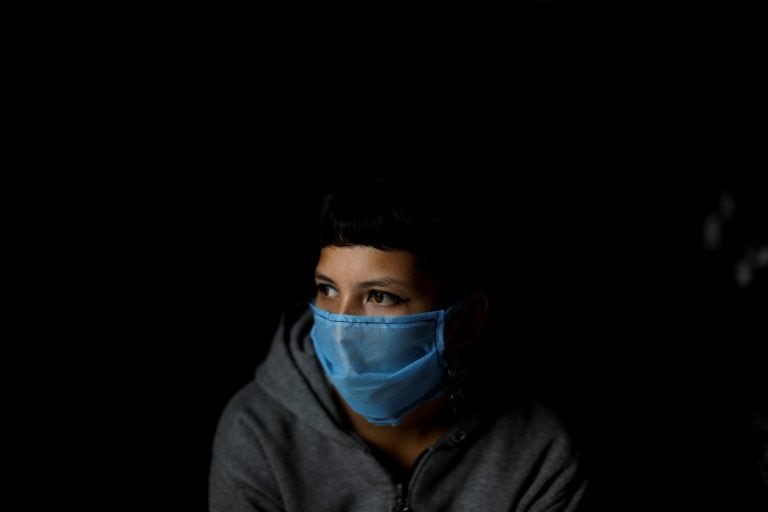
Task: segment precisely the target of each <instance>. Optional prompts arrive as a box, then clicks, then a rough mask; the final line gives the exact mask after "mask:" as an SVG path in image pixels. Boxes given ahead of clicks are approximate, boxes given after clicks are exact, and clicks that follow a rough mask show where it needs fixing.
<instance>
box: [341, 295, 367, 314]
mask: <svg viewBox="0 0 768 512" xmlns="http://www.w3.org/2000/svg"><path fill="white" fill-rule="evenodd" d="M337 305H338V311H334V313H336V314H339V315H353V316H362V315H365V311H364V310H363V307H362V304H361V303H360V301H359V300H356V299H355V297H353V296H349V295H348V296H346V297H342V298H341V300H339V301H338V302H337Z"/></svg>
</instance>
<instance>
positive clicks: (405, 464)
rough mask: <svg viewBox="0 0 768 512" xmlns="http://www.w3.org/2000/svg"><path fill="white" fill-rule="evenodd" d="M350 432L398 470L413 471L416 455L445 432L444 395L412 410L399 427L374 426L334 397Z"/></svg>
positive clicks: (447, 421) (447, 409)
mask: <svg viewBox="0 0 768 512" xmlns="http://www.w3.org/2000/svg"><path fill="white" fill-rule="evenodd" d="M336 397H337V399H338V400H339V403H340V404H341V406H342V408H343V409H344V411H345V412H346V414H347V417H348V418H349V422H350V425H351V426H352V429H353V430H354V431H355V432H356V433H357V434H358V435H359V436H360V437H361V438H362V439H363V440H364V441H365V442H366V443H367V444H368V445H369V446H370V447H372V448H374V449H375V451H376V452H377V453H378V454H379V455H382V456H383V457H384V458H386V459H388V460H387V462H390V463H395V464H397V466H399V468H400V469H402V470H405V471H410V470H411V469H413V465H414V464H415V461H416V459H417V458H418V456H419V455H420V454H421V453H422V452H423V451H424V450H426V449H427V448H429V447H430V446H431V445H432V444H434V443H435V441H437V439H438V438H439V437H440V436H441V435H443V434H444V433H445V432H447V431H448V427H449V425H450V420H451V417H450V414H449V409H450V408H449V406H448V397H447V395H446V394H445V393H443V394H442V395H440V396H439V397H437V398H435V399H434V400H430V401H428V402H426V403H424V404H422V405H420V406H419V407H417V408H416V409H414V410H413V411H411V412H410V413H409V414H408V415H407V416H406V417H405V418H404V419H403V421H402V422H401V423H399V424H398V425H392V426H390V425H381V426H379V425H373V424H372V423H370V422H368V420H366V419H365V418H364V417H363V416H361V415H360V414H358V413H357V412H355V411H354V410H352V408H351V407H349V405H347V403H346V402H345V401H344V399H343V398H341V396H339V395H338V394H337V395H336Z"/></svg>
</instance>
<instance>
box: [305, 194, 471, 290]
mask: <svg viewBox="0 0 768 512" xmlns="http://www.w3.org/2000/svg"><path fill="white" fill-rule="evenodd" d="M446 201H447V200H446V198H445V197H441V196H439V195H438V194H436V193H430V192H429V191H428V190H426V189H425V188H424V187H422V186H420V185H419V184H417V183H414V182H413V181H412V180H411V181H409V182H404V181H395V180H389V179H374V180H355V181H354V182H347V183H346V184H344V185H342V186H341V187H339V188H338V189H337V190H336V191H335V192H333V193H331V194H329V195H327V196H326V197H325V199H324V200H323V204H322V206H321V208H320V216H319V219H318V220H319V223H318V229H317V234H318V239H317V241H318V245H319V247H320V248H323V247H327V246H339V247H348V246H353V245H363V246H370V247H375V248H377V249H382V250H405V251H408V252H410V253H412V254H413V255H414V256H415V257H416V264H417V266H418V267H419V269H420V270H421V271H423V272H425V273H426V274H427V275H429V276H430V277H432V278H433V279H434V280H435V282H436V283H437V285H438V287H439V290H440V293H441V297H442V299H443V301H444V302H449V301H453V300H456V299H460V298H461V296H462V295H463V294H466V293H468V292H469V291H470V289H471V288H472V287H473V284H477V283H473V279H472V270H473V269H472V263H471V261H470V260H469V259H467V258H466V254H467V253H468V252H471V251H469V250H468V244H470V242H469V240H467V239H466V237H465V236H463V234H464V233H465V232H466V230H465V229H463V228H462V227H461V226H460V224H461V222H459V221H458V219H457V218H456V217H455V216H452V215H448V214H447V213H448V212H447V210H448V208H446V206H447V205H446Z"/></svg>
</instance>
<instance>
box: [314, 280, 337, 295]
mask: <svg viewBox="0 0 768 512" xmlns="http://www.w3.org/2000/svg"><path fill="white" fill-rule="evenodd" d="M317 294H318V295H321V296H323V297H336V296H337V295H338V294H339V292H337V291H336V289H335V288H334V287H333V286H331V285H329V284H324V283H318V284H317Z"/></svg>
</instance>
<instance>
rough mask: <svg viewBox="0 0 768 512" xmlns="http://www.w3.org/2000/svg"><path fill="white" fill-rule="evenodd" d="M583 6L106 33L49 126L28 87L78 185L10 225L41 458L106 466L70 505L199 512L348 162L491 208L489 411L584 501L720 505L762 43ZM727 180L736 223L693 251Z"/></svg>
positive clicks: (754, 327) (761, 221) (304, 280)
mask: <svg viewBox="0 0 768 512" xmlns="http://www.w3.org/2000/svg"><path fill="white" fill-rule="evenodd" d="M576 11H578V9H576V8H569V9H560V8H558V7H557V6H554V5H551V6H548V7H546V8H543V9H541V10H540V11H539V13H538V17H537V18H535V19H533V20H529V19H520V18H514V19H510V20H509V21H510V24H509V25H507V24H506V21H507V18H498V17H497V18H494V20H495V22H496V23H498V24H503V25H504V27H502V28H501V29H500V28H499V27H498V25H496V23H493V24H492V25H494V26H489V27H486V25H485V24H484V23H482V22H478V19H477V18H473V17H470V19H468V20H467V23H470V24H472V28H474V29H475V30H477V32H479V33H480V34H479V36H478V37H477V38H476V39H475V38H471V37H470V36H469V34H468V32H467V31H465V30H464V27H463V26H461V27H458V28H456V27H455V26H453V25H448V26H444V25H440V26H439V27H435V28H437V29H440V28H442V30H444V31H445V34H442V35H441V36H440V37H437V38H435V39H431V38H429V37H425V39H426V40H424V41H418V43H419V44H415V42H414V44H413V45H410V44H403V39H402V38H401V37H399V36H401V35H402V32H410V31H412V30H413V28H414V27H413V26H409V27H408V28H407V30H405V29H404V30H403V31H402V32H398V33H397V34H394V35H393V34H392V33H391V32H386V31H385V32H382V33H381V34H380V35H381V36H382V37H381V38H380V39H379V40H377V41H373V42H372V43H371V44H370V45H369V46H367V47H366V48H364V49H363V48H360V47H358V46H357V45H356V44H355V41H357V40H358V39H356V37H358V38H359V35H360V32H366V31H367V25H365V24H357V25H355V26H354V27H352V28H351V30H353V31H355V32H356V34H355V36H356V37H350V36H349V34H345V33H344V34H342V33H340V32H338V31H334V30H331V29H329V30H328V31H327V33H326V34H325V35H324V36H323V38H320V39H317V38H315V39H311V38H310V40H305V39H301V38H298V37H293V34H294V33H293V32H291V31H285V32H280V33H279V34H277V35H274V34H266V33H265V32H264V31H262V30H261V27H259V28H254V27H250V26H249V27H244V26H242V25H241V24H238V23H234V22H231V21H230V19H229V17H228V16H226V15H223V16H214V17H212V18H210V19H209V18H207V14H208V13H205V12H201V13H196V14H194V13H193V14H192V15H191V17H190V18H185V17H184V16H176V14H177V13H174V15H173V16H168V17H167V18H165V19H161V20H159V21H157V26H156V27H153V28H151V29H150V30H149V31H151V32H152V33H153V34H154V35H153V36H152V38H151V43H152V44H148V45H146V47H141V48H137V45H138V42H137V41H139V40H141V39H142V37H144V34H145V33H144V32H141V33H137V32H136V31H133V30H132V31H128V34H130V35H131V37H126V38H120V44H118V45H115V46H114V47H110V49H109V51H107V52H106V53H105V55H103V56H102V57H103V58H99V59H97V60H98V62H99V63H104V65H103V67H102V66H101V65H100V66H99V67H98V70H99V72H98V80H97V81H94V82H89V86H88V88H87V90H86V91H85V93H83V91H82V90H81V87H79V86H77V87H76V89H77V91H75V92H76V93H77V94H71V95H70V94H62V95H61V98H59V99H56V100H54V101H53V102H52V103H51V105H52V106H51V107H50V109H49V108H48V107H46V106H45V105H47V103H46V101H50V100H47V99H46V97H45V96H44V95H41V98H40V101H41V103H42V104H43V105H44V106H43V110H50V112H51V113H53V114H54V118H55V119H56V120H57V121H55V122H54V123H53V124H50V125H45V128H46V129H48V130H51V131H52V132H53V133H54V134H59V133H62V132H66V133H67V134H68V137H67V138H66V141H64V142H60V143H58V144H53V145H51V146H48V145H46V146H45V148H44V151H43V150H39V149H38V148H34V149H35V151H30V154H33V155H37V154H39V153H40V152H41V151H42V152H44V153H45V154H46V155H50V156H51V157H53V158H54V159H55V160H56V162H65V163H66V164H67V168H72V169H87V170H96V172H90V173H88V175H87V176H86V175H82V176H80V174H79V173H61V174H60V175H58V177H45V178H43V177H41V176H37V175H34V176H32V179H31V180H32V183H31V185H30V187H29V188H28V190H29V192H28V194H29V196H30V197H31V198H32V199H33V200H34V201H39V202H40V203H36V202H34V201H29V202H27V203H26V206H25V208H26V209H21V210H19V212H20V213H19V216H20V217H25V216H26V217H30V218H35V219H38V220H37V221H36V225H38V226H41V228H37V229H34V230H30V231H29V232H27V233H26V234H25V237H28V238H29V239H30V241H31V242H33V243H41V244H42V246H41V247H42V250H40V251H37V250H36V249H27V250H28V251H29V253H28V255H29V258H28V259H29V263H30V264H31V265H32V266H33V268H34V272H31V273H30V275H34V276H35V280H34V281H33V280H31V279H30V286H28V287H27V289H26V290H25V295H24V297H27V295H28V296H29V297H32V298H34V300H40V297H41V296H42V297H43V298H42V300H43V302H44V303H45V304H44V305H45V306H46V308H50V310H51V314H50V315H46V317H45V319H44V322H42V323H43V324H45V325H44V327H45V329H50V332H52V333H53V334H52V335H51V336H50V339H52V340H54V341H56V343H55V347H54V348H53V349H52V350H51V351H50V352H46V354H47V357H46V361H50V363H48V362H46V369H47V367H48V365H49V364H50V366H51V367H52V368H53V370H54V371H53V372H51V375H53V376H54V379H55V382H56V383H57V386H61V387H54V390H53V395H54V397H55V398H53V399H48V395H46V400H45V402H44V403H45V407H44V409H45V408H48V407H50V408H51V410H52V411H53V412H55V414H56V417H55V420H56V422H57V425H59V426H60V427H62V429H61V430H57V431H56V432H57V433H56V434H55V435H54V442H55V443H56V444H61V445H64V446H66V447H67V448H71V451H69V452H68V453H67V455H66V457H63V458H62V459H63V461H64V465H65V466H66V467H70V466H71V465H73V464H75V463H76V462H77V461H78V459H80V458H81V457H82V456H83V451H84V446H86V445H87V446H90V447H92V448H93V450H94V451H95V452H96V455H97V456H96V457H95V458H94V460H93V461H92V462H90V463H89V464H88V465H87V466H86V467H85V468H84V469H80V470H78V471H77V472H75V477H76V479H77V480H78V484H77V485H71V486H70V489H69V490H70V492H72V491H74V492H75V493H78V494H79V493H80V492H81V490H84V491H83V494H84V495H86V496H88V497H92V496H95V495H96V494H97V493H99V494H101V493H103V494H104V495H106V496H108V497H109V499H110V503H112V504H114V503H115V502H121V503H122V502H126V503H128V502H131V501H133V500H136V502H137V504H136V506H133V507H132V509H134V510H135V509H137V507H138V509H144V508H149V507H148V506H147V502H148V501H149V502H151V503H153V506H154V507H156V508H158V509H160V510H175V509H186V508H184V506H182V505H180V504H181V503H186V502H189V503H190V507H189V510H192V509H196V508H197V507H199V509H204V508H205V505H204V504H205V500H206V479H207V470H208V462H209V456H210V448H211V442H212V436H213V432H214V429H215V424H216V421H217V418H218V416H219V414H220V412H221V410H222V408H223V407H224V405H225V404H226V401H227V400H228V399H229V397H230V396H231V395H232V394H233V393H234V392H235V391H236V390H237V389H238V388H239V387H240V386H242V385H243V384H245V383H246V382H248V381H249V380H250V379H251V378H252V375H253V371H254V369H255V367H256V365H257V364H258V362H259V361H260V360H261V359H262V357H263V356H264V353H265V351H266V349H267V346H268V342H269V340H270V339H271V336H272V332H273V330H274V328H275V326H276V325H277V321H278V318H279V314H280V312H281V311H282V310H283V309H284V308H285V307H286V306H288V305H290V304H293V303H295V302H299V301H303V300H306V298H308V295H309V294H310V293H311V290H312V286H311V272H312V266H313V263H314V257H315V255H314V254H313V251H312V248H311V247H312V245H311V232H310V221H311V218H312V214H313V212H314V210H315V207H316V201H317V199H318V198H319V196H320V195H321V193H322V192H323V190H325V189H329V188H331V187H332V183H333V182H334V181H335V180H338V179H340V176H342V175H343V174H349V173H364V174H369V173H370V174H387V173H400V174H403V173H405V174H411V175H413V176H418V177H419V178H420V180H421V181H426V182H432V183H433V184H434V187H435V189H436V190H443V189H445V190H451V189H452V190H454V191H455V190H457V189H458V190H462V191H464V192H465V195H466V201H459V202H457V203H456V205H455V207H456V208H457V209H460V210H466V211H467V212H468V213H469V212H472V211H475V210H480V211H481V212H482V215H481V218H484V219H486V220H487V224H486V225H484V226H483V232H485V233H487V234H489V235H491V236H490V237H489V238H488V239H486V242H487V247H485V248H484V249H483V250H484V251H486V252H487V264H488V267H489V269H491V270H492V271H493V272H495V274H496V275H497V279H496V280H495V281H494V282H493V289H492V293H493V299H494V302H493V303H492V308H493V309H492V312H493V313H494V321H493V323H492V324H491V325H490V326H489V327H490V328H491V329H492V330H493V332H494V333H495V334H496V335H497V339H498V340H499V341H500V343H501V345H500V346H499V350H500V353H502V354H503V355H504V356H505V357H500V358H499V360H500V361H503V362H504V363H507V364H508V365H509V374H510V376H512V377H511V380H510V386H509V388H510V389H500V390H499V394H500V395H504V394H505V393H511V394H513V393H517V392H519V391H520V390H518V389H516V387H515V386H522V387H523V388H524V391H525V392H530V393H532V394H534V395H537V396H539V397H540V398H542V399H545V400H547V401H549V402H550V403H552V404H553V405H554V406H556V407H557V408H558V410H559V411H560V412H561V413H562V414H563V416H564V417H565V419H566V420H567V421H568V423H569V424H570V425H571V426H572V428H573V430H574V432H575V433H576V435H577V438H578V439H579V441H580V442H581V443H582V444H583V446H584V449H585V453H586V454H587V456H588V458H589V460H590V462H591V464H592V468H593V473H594V475H595V499H596V505H595V506H596V508H598V507H599V508H598V509H599V510H616V509H619V510H657V509H692V510H697V509H703V508H705V507H706V508H710V507H719V508H721V509H723V510H739V509H740V508H739V507H741V505H742V504H744V503H746V501H747V500H748V499H749V493H750V492H751V491H750V480H749V478H750V477H749V475H748V473H749V468H750V464H751V462H750V458H751V457H753V455H752V454H754V453H756V452H755V449H754V445H753V444H752V442H753V441H752V439H751V438H750V437H749V430H748V429H747V426H746V425H747V422H746V419H745V416H744V414H745V411H746V410H747V409H748V407H750V406H754V405H756V404H757V405H761V406H762V404H763V403H764V399H763V397H762V394H761V393H760V392H761V390H762V389H763V388H764V386H762V387H761V386H760V383H761V377H764V374H765V372H764V370H763V366H764V365H762V364H761V361H763V359H761V358H760V357H759V349H760V344H761V342H762V339H763V338H764V337H765V336H764V331H765V329H764V325H762V324H761V323H760V321H761V320H764V318H765V313H764V311H765V297H766V295H765V285H766V277H768V276H766V275H765V274H766V270H765V269H762V270H760V271H758V274H757V277H756V279H755V281H754V283H753V284H752V285H751V286H749V287H748V288H745V289H741V288H739V287H737V286H736V285H735V282H734V278H733V273H734V266H735V264H736V262H737V261H738V260H739V259H740V258H741V257H743V255H744V254H745V251H746V249H747V247H753V248H755V247H757V246H759V245H760V244H761V243H763V244H764V243H765V219H766V218H768V215H767V214H766V212H765V206H766V203H767V202H768V200H767V199H766V194H765V193H764V192H763V190H764V188H761V187H760V186H759V183H760V181H761V180H759V179H758V178H759V177H755V176H754V175H755V174H756V172H755V169H764V168H765V165H764V164H765V162H764V156H763V155H762V154H761V153H760V151H759V148H760V144H762V141H761V139H760V138H759V136H758V135H759V134H758V132H757V130H755V129H754V128H753V126H754V124H755V119H760V116H759V115H758V113H759V112H760V111H761V109H763V104H762V103H761V102H762V100H760V97H761V96H762V94H755V92H757V91H761V90H765V88H764V87H761V86H760V82H759V80H758V78H757V75H758V74H759V73H758V70H759V68H757V67H755V66H754V65H752V64H753V61H751V59H750V55H749V49H750V48H754V45H753V42H752V38H753V36H754V34H755V33H754V32H753V31H751V30H750V29H749V27H746V28H745V29H744V30H736V31H733V30H732V31H730V32H728V34H726V31H725V30H719V29H718V28H715V29H712V27H713V25H708V24H701V23H698V21H700V20H698V19H694V18H695V16H694V17H693V18H690V17H686V14H687V11H686V10H685V8H683V7H680V8H678V9H676V10H675V11H674V12H671V13H670V12H668V13H667V14H670V15H671V16H670V17H665V16H661V17H657V16H656V14H659V13H661V11H660V10H659V11H656V12H654V13H650V12H645V14H644V15H642V16H639V17H635V14H637V13H635V12H630V11H632V9H630V8H626V9H625V10H623V11H622V12H615V11H614V12H609V11H602V10H598V9H595V10H592V9H591V8H588V7H584V10H583V11H582V12H581V15H578V14H577V13H576ZM594 13H600V14H601V15H605V14H610V15H615V17H614V18H613V22H612V23H604V22H603V21H601V20H603V19H604V18H599V17H598V18H595V17H593V16H592V15H593V14H594ZM693 13H694V14H696V13H700V11H693ZM186 14H190V13H188V12H187V13H186ZM219 14H221V13H219ZM714 14H715V15H717V14H718V13H714ZM305 16H306V13H305ZM481 18H482V17H481ZM715 18H716V16H715ZM153 19H154V18H153ZM707 19H708V21H712V19H713V18H707ZM260 20H261V24H262V25H263V24H269V23H270V19H269V18H268V17H262V18H261V19H260ZM428 20H431V18H430V19H427V18H424V19H421V20H417V21H414V22H413V23H415V24H416V25H417V26H419V23H422V24H423V25H424V26H426V25H430V26H432V25H431V24H430V23H431V22H428ZM632 20H634V21H636V22H637V23H633V22H632ZM648 20H653V23H650V24H649V23H647V22H648ZM292 21H293V18H290V19H289V20H285V19H283V22H290V23H286V24H287V25H291V24H292ZM301 21H302V23H304V22H306V21H307V20H306V19H304V18H303V17H302V20H301ZM481 21H482V20H481ZM730 21H731V20H727V19H726V20H724V21H723V23H724V24H726V25H728V26H731V25H730ZM529 22H530V24H529ZM436 25H439V24H436ZM520 26H527V28H528V30H526V31H524V32H518V31H517V30H516V29H517V28H518V27H520ZM714 27H719V28H722V25H714ZM293 28H296V27H293ZM485 28H488V30H484V29H485ZM682 28H685V30H682ZM102 29H103V30H105V31H107V32H108V31H109V30H110V27H109V25H104V26H103V27H102ZM478 29H479V30H478ZM561 29H563V30H562V31H561ZM416 32H419V30H417V31H416ZM419 33H420V32H419ZM705 33H706V34H707V35H711V36H712V37H711V38H710V37H707V38H704V37H702V35H704V34H705ZM157 34H161V36H158V35H157ZM473 34H474V32H473ZM730 34H733V36H734V37H726V35H730ZM422 35H424V34H422ZM384 36H387V37H384ZM448 36H450V37H448ZM98 40H99V39H98V38H97V40H96V41H94V40H88V41H86V42H84V44H83V46H84V47H85V48H91V47H92V46H93V44H95V42H98ZM726 40H727V41H728V44H727V45H726V44H724V41H726ZM318 41H322V42H323V43H324V44H315V43H318ZM155 43H157V44H155ZM470 43H471V44H470ZM414 47H418V51H416V50H412V48H414ZM137 49H139V50H140V51H138V52H137V51H136V50H137ZM56 51H57V50H56V48H52V49H51V52H52V53H55V52H56ZM65 53H66V52H65ZM74 53H75V54H77V52H74ZM65 56H66V57H67V59H69V58H70V55H69V54H67V55H65ZM406 57H407V58H406ZM70 63H71V61H70V60H65V64H64V65H62V66H61V70H60V71H61V72H60V73H59V74H58V75H57V76H58V77H59V78H60V77H62V76H64V77H66V76H69V75H68V74H67V73H68V72H70V73H71V72H72V70H71V69H70V68H71V66H72V64H70ZM92 65H93V63H92V61H90V60H89V61H87V63H86V67H88V68H91V67H92ZM75 74H76V73H75ZM78 94H81V95H82V94H85V100H84V101H83V103H85V101H86V100H87V102H89V104H90V108H89V110H88V111H87V112H85V111H84V109H82V108H81V103H80V102H79V101H72V98H75V99H77V98H80V97H81V96H78ZM763 117H764V116H763ZM67 120H76V123H70V122H68V121H67ZM57 123H59V124H57ZM72 124H74V128H73V126H72ZM70 137H71V138H70ZM746 174H752V175H753V176H752V177H751V178H749V179H747V178H745V177H744V175H746ZM78 176H79V177H78ZM724 192H727V193H728V194H730V196H731V197H733V198H734V199H735V204H736V210H735V215H734V217H733V218H731V219H725V220H724V221H723V233H724V238H723V244H722V245H721V247H720V248H719V249H718V250H715V251H708V250H706V249H705V248H704V246H703V242H702V236H703V234H702V230H703V224H704V222H705V219H706V217H707V216H708V215H710V214H713V213H716V212H718V211H719V208H720V206H719V204H720V201H721V197H722V195H723V193H724ZM30 204H32V205H33V206H29V205H30ZM35 204H41V205H42V206H44V208H45V209H42V208H41V209H39V210H38V209H36V208H35V207H34V205H35ZM51 205H52V206H51ZM40 211H44V213H42V214H41V213H40ZM41 241H42V242H41ZM29 246H30V247H34V246H33V245H32V243H30V245H29ZM25 247H26V246H25ZM24 254H25V255H26V254H27V253H24ZM493 272H492V273H493ZM25 276H26V275H25ZM37 280H39V283H38V281H37ZM43 289H45V290H49V291H46V292H45V293H41V290H43ZM25 300H26V299H25ZM30 303H31V299H30ZM502 318H503V319H504V321H503V322H502V321H501V319H502ZM39 323H41V322H40V321H39V319H33V321H32V320H31V321H30V322H29V324H30V325H38V324H39ZM46 339H49V337H48V336H46ZM40 346H41V344H38V343H35V344H33V350H37V349H38V347H40ZM32 360H33V361H37V360H38V359H35V358H33V359H32ZM36 364H37V363H36ZM37 370H39V368H37ZM33 375H37V373H34V374H33ZM59 375H62V377H61V378H59ZM64 382H66V383H70V382H71V383H73V386H72V387H69V386H68V385H67V386H66V387H65V386H64V384H63V383H64ZM512 382H514V384H512ZM48 392H49V393H50V391H48ZM763 394H764V393H763ZM51 402H55V405H53V404H52V403H51ZM50 412H51V411H49V410H48V409H45V414H49V413H50ZM81 418H83V419H84V421H81V420H80V419H81ZM62 425H63V426H62ZM46 435H50V433H48V432H46ZM36 462H37V461H36V460H33V461H32V463H33V464H36ZM108 468H109V469H108ZM36 470H39V469H37V468H36ZM61 473H63V472H61ZM146 494H152V495H153V497H152V498H151V499H150V498H144V497H143V496H145V495H146ZM192 504H194V505H192ZM744 506H746V505H744ZM107 508H113V506H112V505H110V507H107Z"/></svg>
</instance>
